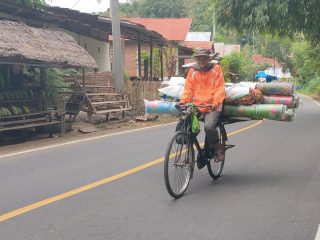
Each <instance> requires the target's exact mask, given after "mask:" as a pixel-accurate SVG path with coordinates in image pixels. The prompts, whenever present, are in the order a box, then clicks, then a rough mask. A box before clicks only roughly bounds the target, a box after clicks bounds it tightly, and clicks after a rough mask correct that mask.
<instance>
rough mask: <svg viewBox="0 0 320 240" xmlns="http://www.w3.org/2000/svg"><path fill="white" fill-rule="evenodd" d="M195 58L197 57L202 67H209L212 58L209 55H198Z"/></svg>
mask: <svg viewBox="0 0 320 240" xmlns="http://www.w3.org/2000/svg"><path fill="white" fill-rule="evenodd" d="M195 59H196V62H197V64H198V66H199V67H201V68H205V67H207V66H208V64H209V60H210V59H209V57H208V56H198V57H195Z"/></svg>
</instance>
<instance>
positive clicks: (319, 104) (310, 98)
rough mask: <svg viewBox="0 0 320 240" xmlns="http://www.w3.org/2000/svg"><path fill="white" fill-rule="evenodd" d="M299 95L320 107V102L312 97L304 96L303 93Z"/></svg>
mask: <svg viewBox="0 0 320 240" xmlns="http://www.w3.org/2000/svg"><path fill="white" fill-rule="evenodd" d="M299 95H301V96H304V97H306V98H308V99H309V100H311V101H312V102H314V103H315V104H317V105H318V106H319V107H320V103H319V102H317V101H316V100H314V99H313V98H312V97H310V96H307V95H304V94H302V93H299Z"/></svg>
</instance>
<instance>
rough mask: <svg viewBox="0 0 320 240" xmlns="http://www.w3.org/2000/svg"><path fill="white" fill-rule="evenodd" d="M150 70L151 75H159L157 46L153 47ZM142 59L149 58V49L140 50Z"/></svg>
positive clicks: (159, 66) (159, 64)
mask: <svg viewBox="0 0 320 240" xmlns="http://www.w3.org/2000/svg"><path fill="white" fill-rule="evenodd" d="M152 54H153V61H152V72H153V74H152V75H153V77H156V78H159V77H160V75H161V63H160V53H159V48H154V49H153V53H152ZM141 58H142V59H150V51H141Z"/></svg>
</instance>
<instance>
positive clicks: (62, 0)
mask: <svg viewBox="0 0 320 240" xmlns="http://www.w3.org/2000/svg"><path fill="white" fill-rule="evenodd" d="M78 1H79V2H78ZM126 1H127V0H119V2H126ZM46 2H47V3H48V4H50V5H51V6H58V7H62V8H72V7H73V6H74V7H73V8H72V9H73V10H78V11H80V12H86V13H97V12H104V11H106V10H107V9H108V8H109V4H110V0H100V1H98V0H52V1H50V0H46ZM77 2H78V3H77ZM99 2H101V3H99ZM76 3H77V4H76Z"/></svg>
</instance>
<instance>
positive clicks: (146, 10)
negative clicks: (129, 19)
mask: <svg viewBox="0 0 320 240" xmlns="http://www.w3.org/2000/svg"><path fill="white" fill-rule="evenodd" d="M138 13H139V15H140V17H146V18H147V17H149V18H182V17H187V10H186V7H185V4H184V0H161V1H159V0H140V6H139V8H138Z"/></svg>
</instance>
